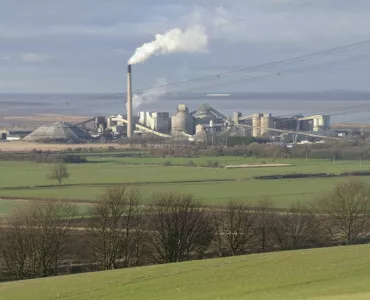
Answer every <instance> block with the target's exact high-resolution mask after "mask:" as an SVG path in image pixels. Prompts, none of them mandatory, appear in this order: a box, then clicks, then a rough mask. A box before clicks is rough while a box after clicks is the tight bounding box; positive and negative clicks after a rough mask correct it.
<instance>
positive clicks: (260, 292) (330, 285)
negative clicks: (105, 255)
mask: <svg viewBox="0 0 370 300" xmlns="http://www.w3.org/2000/svg"><path fill="white" fill-rule="evenodd" d="M369 280H370V246H368V245H365V246H347V247H333V248H321V249H313V250H300V251H286V252H276V253H267V254H253V255H246V256H236V257H228V258H221V259H209V260H202V261H192V262H186V263H176V264H165V265H156V266H149V267H140V268H131V269H121V270H115V271H106V272H95V273H85V274H79V275H68V276H60V277H54V278H43V279H36V280H26V281H18V282H10V283H3V284H0V294H1V299H3V300H13V299H17V300H21V299H27V300H33V299H35V300H36V299H37V300H42V299H64V300H72V299H89V300H95V299H96V300H97V299H107V300H115V299H117V300H118V299H131V300H146V299H152V300H155V299H161V300H166V299H168V300H172V299H189V300H190V299H202V300H214V299H225V300H233V299H235V300H236V299H238V300H239V299H248V300H250V299H260V300H263V299H285V300H288V299H320V300H334V299H342V300H344V299H348V300H349V299H351V300H356V299H369V298H370V285H369Z"/></svg>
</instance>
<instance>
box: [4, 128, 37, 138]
mask: <svg viewBox="0 0 370 300" xmlns="http://www.w3.org/2000/svg"><path fill="white" fill-rule="evenodd" d="M31 132H32V131H31V130H21V129H10V130H7V129H3V130H0V140H1V141H15V140H20V139H21V138H23V137H25V136H26V135H28V134H30V133H31Z"/></svg>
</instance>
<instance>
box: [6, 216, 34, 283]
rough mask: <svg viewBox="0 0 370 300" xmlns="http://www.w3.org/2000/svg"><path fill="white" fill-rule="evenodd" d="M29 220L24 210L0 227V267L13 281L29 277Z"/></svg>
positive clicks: (30, 233)
mask: <svg viewBox="0 0 370 300" xmlns="http://www.w3.org/2000/svg"><path fill="white" fill-rule="evenodd" d="M30 223H31V218H30V215H29V214H28V213H26V212H25V211H24V210H23V211H21V210H19V211H17V212H16V213H13V214H12V215H11V216H10V217H9V218H8V219H7V223H4V224H3V225H2V226H1V227H0V266H1V269H2V270H3V272H4V273H6V275H9V276H11V277H12V278H13V279H14V280H20V279H23V278H26V277H28V276H29V271H30V270H29V269H30V266H29V261H30V254H31V253H30V249H31V245H32V244H33V243H32V241H31V237H32V232H30Z"/></svg>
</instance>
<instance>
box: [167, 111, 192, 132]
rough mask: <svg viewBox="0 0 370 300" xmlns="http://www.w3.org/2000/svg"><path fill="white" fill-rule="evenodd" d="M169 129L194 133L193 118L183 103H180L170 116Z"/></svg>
mask: <svg viewBox="0 0 370 300" xmlns="http://www.w3.org/2000/svg"><path fill="white" fill-rule="evenodd" d="M171 130H172V132H185V133H187V134H194V118H193V116H192V115H191V114H190V113H189V109H188V108H187V107H186V105H185V104H180V105H179V107H178V109H177V111H176V112H175V113H174V115H173V116H172V117H171Z"/></svg>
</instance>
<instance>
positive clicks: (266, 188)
mask: <svg viewBox="0 0 370 300" xmlns="http://www.w3.org/2000/svg"><path fill="white" fill-rule="evenodd" d="M88 160H89V162H90V163H87V164H75V165H69V172H70V174H71V176H70V178H69V179H67V180H66V181H65V182H63V184H64V186H62V188H60V189H58V188H55V187H50V185H55V184H56V182H54V181H50V180H48V179H47V174H48V172H49V169H50V166H51V165H50V164H44V163H31V162H0V197H3V198H7V197H19V198H53V199H55V198H58V199H79V200H87V201H94V200H95V199H96V197H97V196H98V195H99V194H101V193H103V192H104V190H105V189H106V188H107V187H108V186H113V185H126V186H129V187H134V188H138V189H139V190H140V191H141V192H142V193H143V194H144V195H145V196H149V195H150V194H152V193H154V192H164V191H175V192H183V193H191V194H194V196H195V197H196V198H197V199H199V200H202V201H204V202H205V203H206V204H209V205H222V204H224V203H225V202H226V201H227V200H228V199H238V200H241V201H244V202H246V203H255V202H256V201H257V200H259V199H261V198H266V197H270V198H271V199H272V201H274V202H275V204H276V206H277V207H287V206H289V205H291V204H292V203H294V202H296V201H297V200H300V201H302V202H306V201H312V200H314V199H316V198H317V196H319V195H320V194H322V193H324V192H327V191H330V190H331V189H332V187H333V185H335V184H336V183H338V182H341V181H343V180H345V179H344V178H325V179H312V178H311V179H282V180H269V181H258V180H253V179H252V177H255V176H262V175H273V174H291V173H318V172H330V173H340V172H350V171H356V170H357V171H359V170H362V171H366V170H367V171H370V162H369V161H364V162H363V163H362V165H361V164H360V162H359V161H337V162H336V163H335V164H333V163H332V162H330V161H327V160H309V162H308V163H306V162H305V161H304V160H301V159H278V160H276V161H275V162H276V163H285V164H292V166H288V167H271V168H254V169H224V168H201V167H186V166H170V167H165V166H162V164H163V162H165V161H170V162H171V163H172V164H186V163H187V162H189V161H190V160H191V161H193V162H194V163H195V164H197V165H203V164H207V162H208V161H218V162H219V163H220V164H222V165H236V164H261V162H262V161H265V162H266V163H271V159H264V160H263V159H256V158H244V157H202V158H194V159H188V158H127V157H123V158H116V157H108V156H105V157H97V156H91V157H88ZM155 165H156V166H155ZM225 180H227V181H225ZM21 203H23V202H22V201H14V200H13V201H9V200H0V215H1V214H6V213H7V212H8V211H9V210H11V209H12V208H13V207H15V206H16V205H19V204H21Z"/></svg>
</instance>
